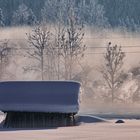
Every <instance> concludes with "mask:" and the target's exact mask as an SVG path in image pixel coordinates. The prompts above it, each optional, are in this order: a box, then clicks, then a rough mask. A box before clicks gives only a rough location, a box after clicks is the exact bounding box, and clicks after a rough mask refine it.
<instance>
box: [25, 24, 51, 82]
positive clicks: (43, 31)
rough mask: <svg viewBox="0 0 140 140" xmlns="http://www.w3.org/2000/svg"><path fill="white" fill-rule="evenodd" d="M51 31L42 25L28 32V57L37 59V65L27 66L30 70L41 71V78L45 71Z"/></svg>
mask: <svg viewBox="0 0 140 140" xmlns="http://www.w3.org/2000/svg"><path fill="white" fill-rule="evenodd" d="M50 36H51V33H50V31H49V30H48V28H47V27H46V26H44V25H40V26H37V27H35V29H34V30H33V31H32V33H31V34H28V41H29V44H30V48H29V49H28V51H27V53H28V55H29V57H31V58H33V59H35V60H37V62H38V66H37V67H33V66H31V67H28V68H29V69H30V70H32V69H36V70H39V71H40V72H41V79H42V80H43V79H44V72H45V56H46V55H47V53H48V50H49V46H50Z"/></svg>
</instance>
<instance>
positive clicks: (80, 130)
mask: <svg viewBox="0 0 140 140" xmlns="http://www.w3.org/2000/svg"><path fill="white" fill-rule="evenodd" d="M0 116H1V118H2V115H0ZM80 121H81V125H79V126H74V127H60V128H51V129H40V130H39V129H38V130H23V129H22V130H19V129H17V130H16V129H2V128H1V129H0V139H1V140H118V139H119V140H139V139H140V131H139V129H140V120H136V119H125V123H124V124H116V123H115V121H116V119H108V120H107V121H106V120H104V119H101V118H98V117H94V116H82V117H81V120H80Z"/></svg>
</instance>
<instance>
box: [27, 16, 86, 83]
mask: <svg viewBox="0 0 140 140" xmlns="http://www.w3.org/2000/svg"><path fill="white" fill-rule="evenodd" d="M55 29H56V31H54V32H53V31H50V29H49V28H48V27H47V26H46V25H44V24H41V25H39V26H37V27H35V29H33V31H32V32H31V33H30V34H27V36H28V42H29V47H30V49H29V50H28V52H27V53H28V55H29V56H30V57H31V58H34V59H35V60H36V61H37V62H38V63H36V64H37V65H36V66H29V67H28V69H33V67H34V68H35V69H36V70H38V71H40V73H41V74H40V75H41V79H42V80H44V79H45V76H47V79H50V80H52V79H65V80H70V79H73V77H74V73H73V72H74V71H73V69H74V67H76V62H77V61H78V60H79V59H81V58H82V56H83V54H84V51H85V50H86V47H85V45H83V37H84V32H83V28H82V27H80V26H78V25H76V22H75V19H74V18H72V17H70V18H69V24H68V25H67V26H64V25H60V24H59V26H57V28H55Z"/></svg>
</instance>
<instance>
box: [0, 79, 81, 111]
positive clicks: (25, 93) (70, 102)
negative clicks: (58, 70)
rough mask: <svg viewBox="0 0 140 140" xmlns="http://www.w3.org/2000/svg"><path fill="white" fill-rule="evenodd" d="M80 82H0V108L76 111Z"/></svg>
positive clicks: (3, 109) (5, 109) (7, 109)
mask: <svg viewBox="0 0 140 140" xmlns="http://www.w3.org/2000/svg"><path fill="white" fill-rule="evenodd" d="M79 88H80V84H79V83H78V82H74V81H11V82H1V83H0V110H2V111H30V112H61V113H77V112H78V109H79V103H78V94H79Z"/></svg>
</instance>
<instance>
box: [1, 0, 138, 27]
mask: <svg viewBox="0 0 140 140" xmlns="http://www.w3.org/2000/svg"><path fill="white" fill-rule="evenodd" d="M47 1H50V0H0V8H1V9H2V12H3V17H4V23H5V25H6V26H11V25H12V16H13V13H14V12H15V11H16V10H17V9H18V7H19V5H21V4H22V3H24V4H25V5H26V6H27V7H28V8H30V9H32V11H33V13H34V14H35V16H36V18H37V20H38V21H41V19H42V17H41V9H42V8H43V7H44V5H45V2H47ZM53 1H54V2H55V1H57V0H52V2H53ZM58 1H61V2H62V3H63V1H65V2H66V1H70V0H58ZM71 1H72V2H73V3H75V7H76V8H78V7H79V4H80V3H82V4H83V5H82V7H79V9H78V10H77V9H76V10H77V11H76V12H77V13H78V16H79V17H80V18H81V19H83V20H85V21H87V23H88V24H89V23H90V24H92V22H95V23H97V24H99V23H101V22H103V23H101V26H103V25H104V24H108V25H110V26H111V27H118V26H125V27H126V28H130V29H131V30H135V28H137V27H139V25H140V1H139V0H94V3H95V2H96V3H97V4H95V5H94V6H93V5H92V4H90V1H91V2H92V3H93V0H71ZM54 2H53V3H54ZM92 6H93V7H92ZM94 9H95V10H94ZM56 10H57V9H56ZM95 11H96V12H97V14H99V13H100V14H101V15H99V16H98V17H94V16H95V15H96V14H95V13H94V12H95ZM99 11H100V12H99ZM50 12H53V9H52V10H51V11H50ZM90 18H91V19H90ZM98 18H99V19H101V18H103V20H100V21H99V22H98V21H96V20H99V19H98ZM104 19H105V22H104ZM0 20H1V15H0ZM48 20H49V19H48ZM106 21H108V22H106ZM93 25H94V24H93Z"/></svg>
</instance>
